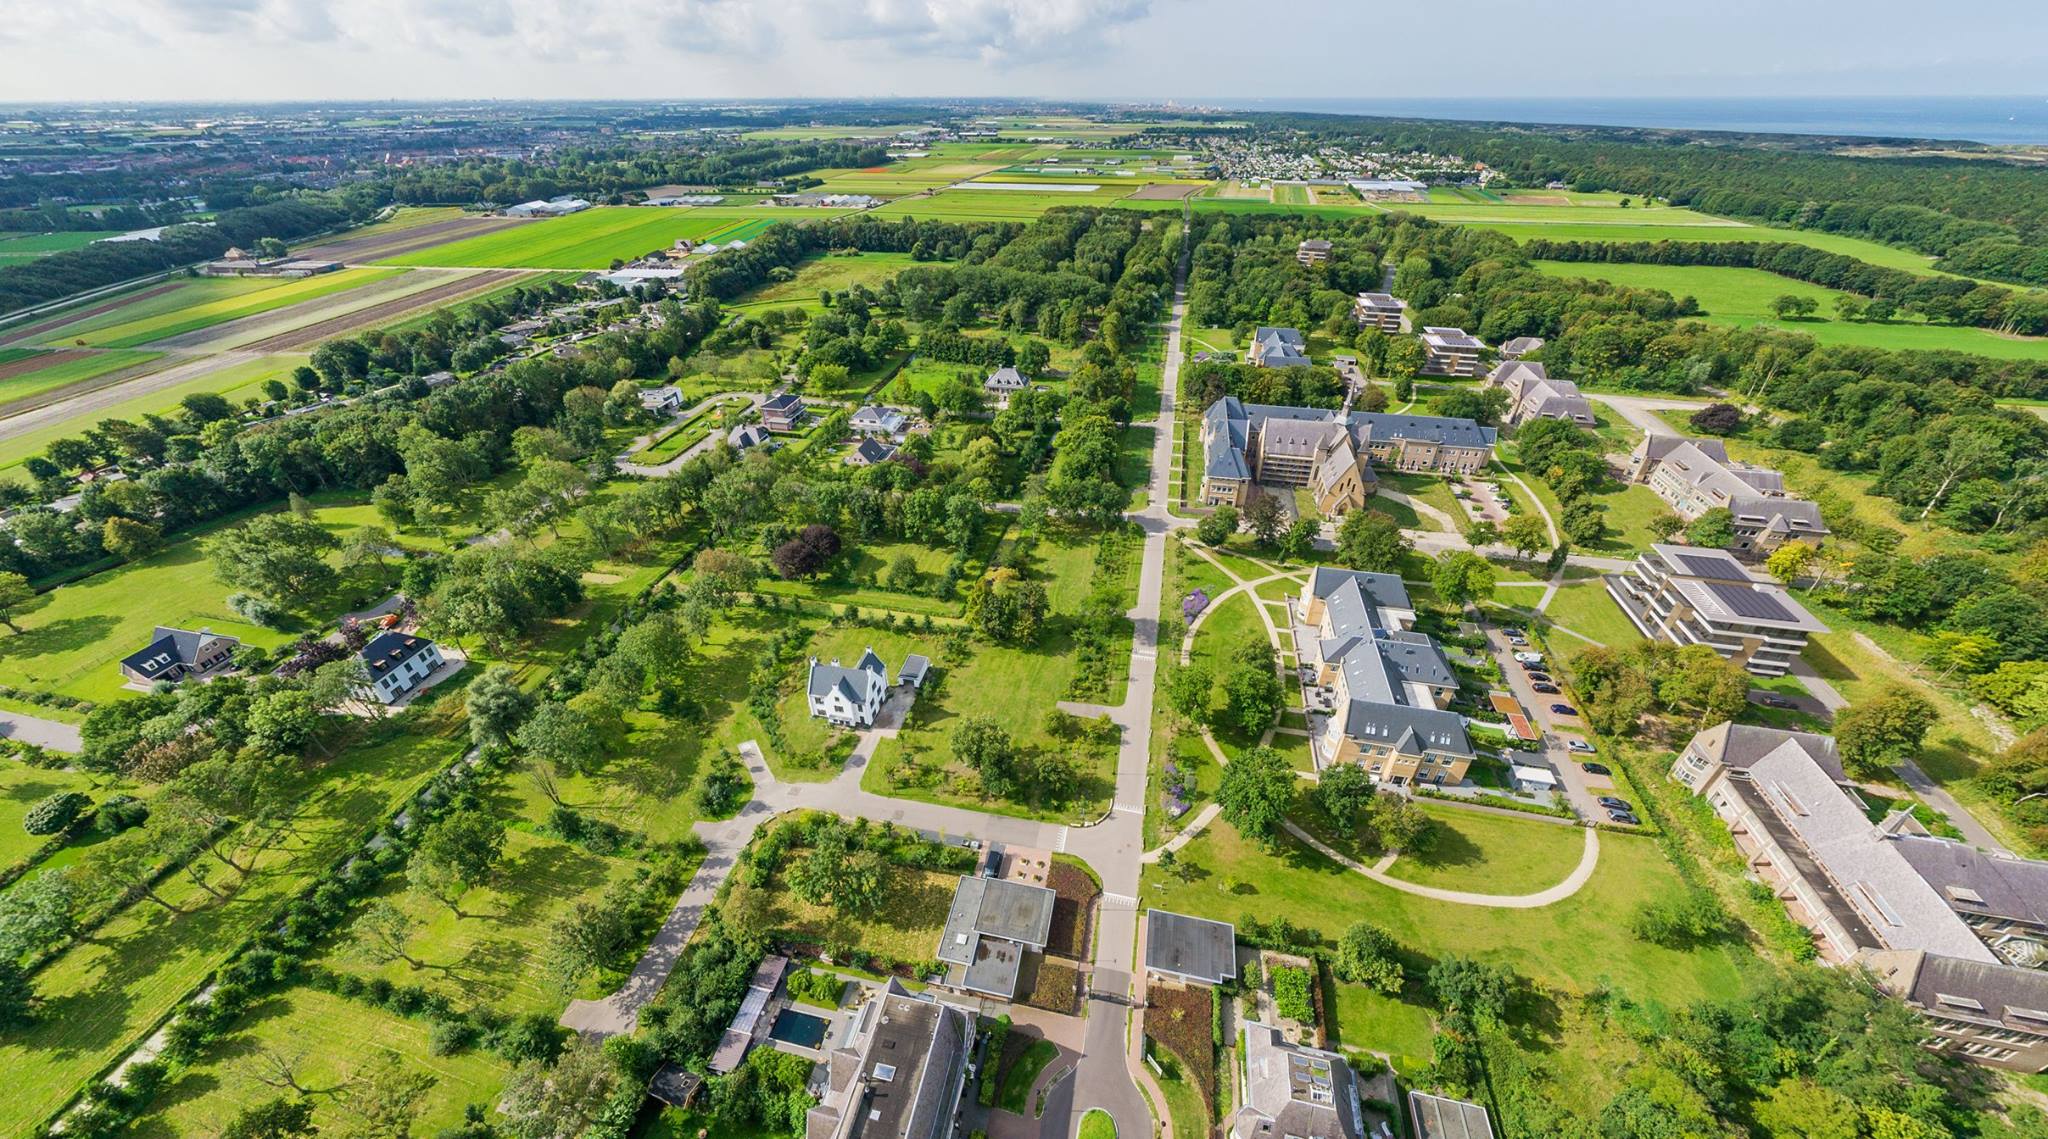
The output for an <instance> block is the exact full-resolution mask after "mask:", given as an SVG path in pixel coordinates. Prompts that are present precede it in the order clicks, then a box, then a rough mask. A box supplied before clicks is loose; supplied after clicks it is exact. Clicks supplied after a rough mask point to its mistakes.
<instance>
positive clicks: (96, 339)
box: [47, 269, 398, 348]
mask: <svg viewBox="0 0 2048 1139" xmlns="http://www.w3.org/2000/svg"><path fill="white" fill-rule="evenodd" d="M397 276H398V271H397V270H395V269H348V270H343V271H342V272H339V273H324V274H321V275H320V276H317V277H306V278H303V279H301V280H296V281H286V282H277V281H261V282H258V287H256V288H253V289H252V288H234V289H216V288H208V287H207V286H210V285H212V284H214V282H212V281H194V282H192V287H191V289H190V290H189V291H186V292H173V293H167V294H162V295H159V296H156V297H152V298H150V299H149V300H148V301H147V302H144V303H143V304H142V305H138V306H136V307H137V308H147V309H148V310H150V311H148V312H147V313H143V314H136V313H134V312H132V311H131V310H125V309H115V310H113V311H112V312H108V313H103V314H101V315H99V316H96V317H93V318H92V319H90V320H88V321H83V322H81V323H80V325H79V326H77V327H66V328H61V329H57V330H55V331H53V332H51V333H49V334H47V336H48V338H49V339H50V340H53V341H56V340H64V341H72V340H75V341H79V342H82V343H85V344H89V345H93V346H95V347H100V348H133V347H136V346H137V345H142V344H148V343H151V342H153V341H157V340H164V339H167V338H169V337H172V336H177V335H180V334H183V333H187V332H192V331H196V330H198V329H202V328H209V327H211V326H213V325H216V324H223V323H226V322H227V321H230V320H235V319H238V318H240V317H245V316H255V315H258V314H261V313H267V312H272V311H274V310H277V309H281V308H284V307H286V306H288V305H295V304H299V303H302V302H305V301H311V300H317V299H319V298H321V297H326V296H331V295H333V294H336V293H343V292H347V291H349V290H352V289H358V288H362V287H364V286H368V285H373V284H375V283H377V282H379V281H384V280H388V279H391V278H395V277H397ZM221 283H222V284H227V283H228V282H226V281H223V282H221ZM233 283H234V284H238V285H239V284H244V283H245V282H243V281H240V280H237V281H234V282H233Z"/></svg>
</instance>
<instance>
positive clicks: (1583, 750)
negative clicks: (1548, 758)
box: [1564, 740, 1600, 767]
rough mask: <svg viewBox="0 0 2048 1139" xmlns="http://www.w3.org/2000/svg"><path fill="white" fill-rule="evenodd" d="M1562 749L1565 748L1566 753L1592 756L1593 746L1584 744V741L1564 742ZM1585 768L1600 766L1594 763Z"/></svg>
mask: <svg viewBox="0 0 2048 1139" xmlns="http://www.w3.org/2000/svg"><path fill="white" fill-rule="evenodd" d="M1564 747H1565V750H1566V751H1575V752H1578V753H1579V754H1580V755H1592V754H1593V745H1592V744H1589V743H1587V742H1586V741H1585V740H1566V741H1564ZM1587 766H1589V767H1598V766H1600V765H1599V764H1597V763H1594V764H1588V765H1587Z"/></svg>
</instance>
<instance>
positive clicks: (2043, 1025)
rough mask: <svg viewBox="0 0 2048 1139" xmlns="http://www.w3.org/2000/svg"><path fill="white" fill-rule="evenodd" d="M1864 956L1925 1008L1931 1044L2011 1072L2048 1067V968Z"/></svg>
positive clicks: (1875, 971) (1910, 954)
mask: <svg viewBox="0 0 2048 1139" xmlns="http://www.w3.org/2000/svg"><path fill="white" fill-rule="evenodd" d="M1862 962H1863V966H1864V968H1866V969H1868V970H1869V971H1870V974H1871V976H1872V977H1873V978H1875V979H1876V980H1877V983H1878V984H1879V985H1881V986H1883V988H1884V989H1885V991H1886V992H1889V993H1890V994H1891V995H1893V996H1894V997H1897V998H1898V999H1899V1000H1900V1001H1902V1002H1903V1003H1904V1004H1905V1006H1906V1007H1907V1008H1909V1009H1912V1010H1913V1011H1914V1012H1916V1013H1918V1014H1919V1016H1920V1021H1921V1023H1922V1024H1923V1025H1925V1026H1926V1029H1927V1037H1926V1039H1924V1040H1922V1041H1921V1043H1922V1044H1923V1045H1925V1046H1926V1047H1927V1048H1928V1049H1929V1050H1931V1051H1935V1052H1948V1053H1951V1054H1954V1055H1959V1056H1961V1057H1963V1058H1964V1059H1967V1060H1970V1061H1971V1062H1973V1063H1978V1064H1983V1065H1985V1066H1986V1067H1991V1068H2003V1069H2006V1070H2007V1071H2013V1072H2040V1071H2048V970H2042V969H2022V968H2017V967H2014V966H2011V965H1992V964H1986V963H1985V962H1982V961H1970V960H1965V959H1962V958H1957V957H1944V956H1942V955H1941V954H1938V953H1929V952H1926V951H1925V950H1919V949H1906V950H1896V949H1887V950H1879V951H1876V952H1872V953H1866V954H1864V955H1863V959H1862Z"/></svg>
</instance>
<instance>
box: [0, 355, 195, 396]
mask: <svg viewBox="0 0 2048 1139" xmlns="http://www.w3.org/2000/svg"><path fill="white" fill-rule="evenodd" d="M160 356H162V353H160V352H137V351H133V350H130V349H115V350H113V351H108V352H95V353H93V354H91V355H89V356H67V357H59V358H56V359H53V360H51V361H50V362H49V363H48V364H46V365H44V366H43V367H40V368H36V369H34V370H32V371H27V372H17V373H15V374H14V375H11V376H9V377H7V378H6V379H4V380H0V407H4V406H6V405H8V404H10V403H15V402H17V401H20V400H25V399H28V398H30V397H32V396H39V395H42V394H43V393H44V392H48V391H55V390H56V389H58V388H61V387H66V386H68V385H71V384H75V383H79V382H81V381H84V380H90V379H92V378H93V377H95V376H104V375H106V374H107V373H109V372H118V371H120V370H121V369H123V368H132V367H134V366H135V365H137V364H146V363H148V362H150V361H151V360H155V359H157V358H159V357H160Z"/></svg>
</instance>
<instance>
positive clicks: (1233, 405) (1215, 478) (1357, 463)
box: [1202, 396, 1496, 517]
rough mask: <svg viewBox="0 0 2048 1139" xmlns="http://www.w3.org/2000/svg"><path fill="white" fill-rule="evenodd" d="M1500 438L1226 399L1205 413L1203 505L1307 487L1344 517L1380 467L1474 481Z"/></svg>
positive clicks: (1427, 423)
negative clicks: (1266, 488)
mask: <svg viewBox="0 0 2048 1139" xmlns="http://www.w3.org/2000/svg"><path fill="white" fill-rule="evenodd" d="M1495 438H1496V432H1495V431H1494V429H1493V428H1491V427H1481V426H1479V424H1477V423H1475V422H1474V421H1472V420H1470V419H1446V418H1442V417H1439V416H1429V415H1390V414H1386V413H1375V412H1362V411H1354V412H1351V413H1349V414H1345V413H1341V412H1336V411H1328V410H1324V409H1320V408H1311V407H1283V406H1278V405H1273V404H1258V403H1251V404H1248V403H1243V402H1240V401H1239V400H1238V399H1237V397H1235V396H1225V397H1223V398H1222V399H1220V400H1217V401H1216V402H1215V403H1213V404H1210V405H1209V409H1208V410H1207V411H1205V412H1203V413H1202V449H1203V468H1202V502H1203V504H1204V505H1207V506H1235V507H1238V508H1240V509H1242V508H1243V507H1245V506H1247V505H1249V504H1250V502H1251V499H1252V496H1253V494H1254V493H1255V492H1256V490H1257V487H1258V485H1259V484H1260V483H1266V484H1271V485H1278V486H1287V487H1307V488H1309V489H1310V491H1311V492H1312V493H1313V494H1314V497H1315V499H1316V508H1317V509H1318V510H1320V511H1321V512H1322V513H1323V514H1324V515H1325V516H1326V517H1337V516H1340V515H1343V514H1345V513H1348V512H1350V511H1352V510H1355V509H1358V508H1359V507H1361V506H1363V505H1365V500H1366V498H1367V497H1369V496H1370V495H1371V494H1372V492H1373V490H1374V489H1375V488H1376V487H1377V486H1378V477H1377V476H1376V475H1374V473H1373V467H1374V466H1381V467H1386V468H1388V469H1391V470H1397V471H1402V472H1407V473H1436V474H1471V473H1473V472H1476V471H1479V470H1482V469H1484V468H1485V467H1486V466H1487V465H1488V464H1489V463H1491V462H1492V461H1493V445H1494V440H1495Z"/></svg>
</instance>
